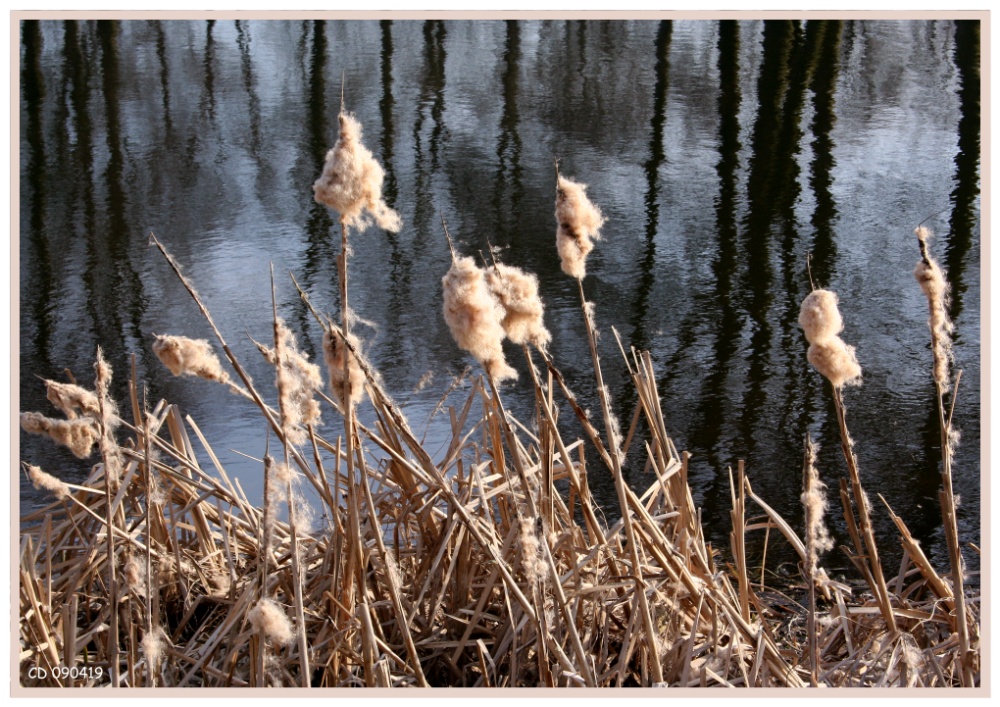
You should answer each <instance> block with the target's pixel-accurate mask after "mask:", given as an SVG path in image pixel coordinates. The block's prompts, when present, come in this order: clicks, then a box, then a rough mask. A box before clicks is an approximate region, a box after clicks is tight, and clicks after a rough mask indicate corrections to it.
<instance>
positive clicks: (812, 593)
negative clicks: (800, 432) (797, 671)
mask: <svg viewBox="0 0 1000 707" xmlns="http://www.w3.org/2000/svg"><path fill="white" fill-rule="evenodd" d="M811 447H812V441H811V440H810V439H809V436H808V435H806V451H805V457H804V459H803V461H802V498H803V500H805V503H804V504H803V505H804V506H805V516H806V517H805V526H806V532H805V539H806V560H805V562H804V563H803V564H804V566H805V575H806V584H807V585H808V586H809V615H808V616H807V617H806V634H807V635H808V636H809V679H810V681H811V683H812V686H813V687H819V640H818V637H817V636H816V558H817V556H818V552H819V551H818V548H817V547H816V537H815V533H814V532H812V528H813V527H815V519H814V518H813V514H815V513H816V511H817V509H816V507H815V504H812V503H809V502H808V500H807V499H809V497H810V496H811V495H812V494H813V493H814V491H815V489H814V488H813V480H814V479H813V474H812V468H813V457H814V454H813V453H812V449H811Z"/></svg>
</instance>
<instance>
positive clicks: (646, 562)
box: [19, 251, 979, 687]
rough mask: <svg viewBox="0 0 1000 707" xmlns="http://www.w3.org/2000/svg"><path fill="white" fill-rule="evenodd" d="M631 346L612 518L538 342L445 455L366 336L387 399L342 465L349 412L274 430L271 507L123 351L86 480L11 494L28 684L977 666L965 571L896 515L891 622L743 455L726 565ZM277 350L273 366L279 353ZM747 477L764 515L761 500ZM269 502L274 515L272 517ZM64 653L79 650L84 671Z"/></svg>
mask: <svg viewBox="0 0 1000 707" xmlns="http://www.w3.org/2000/svg"><path fill="white" fill-rule="evenodd" d="M164 253H165V251H164ZM192 293H193V294H196V293H195V292H194V290H193V289H192ZM206 311H207V310H206ZM278 326H279V325H278V323H277V320H276V327H278ZM328 326H331V327H335V325H332V324H329V323H328ZM279 331H280V327H279ZM346 346H347V348H348V349H350V348H352V347H353V346H354V344H353V343H351V341H350V340H348V343H347V345H346ZM225 350H226V351H227V356H228V357H231V358H230V361H231V363H234V365H235V366H236V368H235V371H236V375H237V378H239V379H241V380H243V381H244V384H245V385H246V383H247V382H248V381H249V378H248V377H246V375H245V373H244V372H243V369H242V367H241V366H240V365H239V363H238V362H237V361H236V359H235V358H234V357H232V354H231V352H229V350H228V347H225ZM355 353H360V352H355ZM526 354H527V355H528V356H529V359H530V360H532V361H534V359H533V358H531V356H532V354H531V353H530V352H528V351H527V349H526ZM623 354H625V361H626V363H627V365H628V369H629V372H630V375H631V377H632V381H633V384H634V385H635V388H636V392H637V394H638V400H639V404H638V407H637V410H636V413H635V416H634V419H633V421H632V424H631V427H630V429H629V430H628V434H627V435H626V438H625V440H624V442H623V443H622V447H623V448H622V449H621V453H622V454H630V455H631V454H640V455H642V456H643V457H644V458H645V459H646V465H647V469H648V471H649V474H650V475H649V478H650V484H649V486H648V488H647V489H646V490H645V491H643V492H641V493H640V492H635V491H633V490H632V489H630V488H629V487H628V486H627V485H624V484H621V485H620V486H619V491H620V494H621V500H622V507H621V508H620V509H619V510H620V520H618V521H617V522H616V523H614V524H611V525H608V524H606V523H604V522H603V521H602V518H603V517H604V516H603V513H602V511H601V509H599V508H598V507H597V506H596V504H595V502H594V500H593V498H592V496H591V495H590V492H589V488H588V483H587V478H588V475H590V474H601V473H620V467H619V465H618V463H617V457H618V454H617V453H616V452H615V451H612V450H614V448H615V443H611V444H609V443H608V440H607V439H606V437H602V436H601V435H600V434H599V433H598V431H597V429H596V428H595V427H594V426H593V425H592V424H591V423H590V422H589V419H588V418H587V417H586V414H585V413H583V411H581V410H580V409H579V407H577V406H575V404H574V401H573V400H572V398H571V397H567V394H568V389H567V388H566V387H565V382H564V379H563V377H562V375H561V373H560V372H559V370H558V369H557V368H556V366H555V364H554V363H553V362H552V360H551V359H550V358H549V357H548V356H547V354H545V353H544V352H539V353H538V354H537V356H538V358H539V362H540V363H539V367H538V368H535V367H534V365H532V368H531V380H530V385H531V386H533V388H534V390H535V394H536V396H537V398H536V399H537V408H538V415H537V426H536V428H534V429H532V428H531V427H529V426H528V425H525V424H522V423H521V422H519V421H518V420H516V419H514V418H513V417H512V415H511V414H510V412H509V411H507V410H506V409H505V408H504V407H503V404H502V401H501V399H500V397H499V392H498V390H497V388H496V387H495V386H493V385H491V384H490V383H489V381H488V380H487V381H484V380H483V379H479V380H477V381H474V382H473V383H472V384H471V386H470V387H469V389H468V391H467V392H466V393H464V396H465V397H464V399H463V400H460V401H457V403H456V404H453V405H452V406H450V407H449V408H448V414H449V416H450V419H451V424H452V436H451V439H450V442H449V444H448V451H447V453H446V454H445V456H444V458H443V459H440V460H432V459H431V457H430V456H429V454H428V453H427V451H426V450H425V449H424V448H423V447H422V446H421V445H420V443H419V442H418V441H417V438H416V436H415V435H414V434H413V432H412V431H411V428H410V426H409V423H408V422H407V421H406V419H405V418H404V417H403V416H402V414H401V412H400V411H399V409H398V408H397V407H396V406H395V405H394V404H393V402H392V400H391V399H390V398H389V396H388V395H387V394H386V393H385V391H384V389H383V387H382V385H381V383H380V382H379V379H378V377H377V376H376V375H375V372H374V371H372V370H371V368H370V366H368V365H367V364H366V363H364V358H363V357H362V356H358V361H360V362H362V365H361V368H362V371H363V373H364V376H365V386H366V388H367V390H368V392H369V394H370V395H369V398H368V399H369V400H370V404H371V405H372V406H373V407H374V411H375V415H376V419H377V423H376V424H374V425H373V426H372V427H371V428H368V427H364V426H363V425H361V424H360V423H356V430H357V432H356V438H355V440H354V444H353V445H351V446H352V447H353V449H354V450H355V458H354V464H352V465H351V467H352V468H353V469H355V470H356V471H357V475H356V476H353V477H352V476H351V475H350V474H348V471H347V470H348V465H347V459H346V458H345V457H346V454H347V450H348V447H349V445H347V444H346V443H345V440H344V438H343V436H338V437H337V438H336V439H326V438H324V437H323V436H322V435H321V434H320V433H319V431H318V430H317V429H316V427H314V426H312V425H308V426H307V428H306V435H305V437H306V441H305V442H304V443H303V444H301V445H296V444H291V443H289V444H288V446H287V447H286V449H287V450H288V462H287V464H285V463H279V462H277V461H275V460H273V459H270V458H268V459H265V460H264V463H263V464H262V471H263V473H265V474H267V475H269V476H270V477H272V479H271V480H269V483H268V488H269V489H276V488H279V487H283V489H284V491H283V493H282V492H279V493H269V494H268V496H267V501H266V504H267V505H265V506H264V507H257V506H255V505H253V504H251V503H250V502H249V501H248V500H247V498H246V496H245V494H244V493H243V491H242V489H241V488H240V486H239V484H238V483H234V482H232V481H231V480H230V478H229V476H228V475H227V474H226V470H225V469H224V468H223V466H222V465H221V464H220V463H219V462H218V459H217V457H216V455H215V453H214V452H213V449H212V446H211V444H210V443H209V441H208V440H207V439H205V438H204V436H203V435H202V433H201V431H200V430H199V428H198V426H197V424H196V422H195V421H194V420H192V419H190V418H189V417H185V416H184V415H183V413H182V412H181V411H180V410H179V409H178V407H177V406H176V405H171V404H169V403H168V402H166V401H159V402H158V403H157V404H156V405H155V406H153V407H152V409H147V406H146V403H145V401H144V400H143V399H142V397H143V396H142V394H141V391H142V386H141V382H140V381H138V380H137V379H136V378H135V374H134V373H133V374H132V378H131V380H130V383H129V389H130V390H131V399H130V400H129V401H126V402H125V405H124V406H123V407H124V408H125V409H126V410H129V413H130V414H129V413H126V412H122V411H118V412H117V413H116V414H117V415H120V417H116V418H115V419H116V422H117V431H114V427H115V425H112V424H107V422H106V416H107V414H108V411H107V409H106V407H105V406H106V403H99V405H98V406H97V409H94V408H93V407H91V408H90V409H87V408H84V409H83V411H82V413H81V414H82V415H84V416H85V417H84V418H76V419H90V420H93V422H94V424H95V425H96V426H97V427H98V429H99V430H101V435H100V437H101V442H100V451H101V454H102V460H101V461H100V462H99V463H97V464H95V465H94V467H93V470H92V473H91V474H90V476H89V477H88V478H87V479H86V481H85V482H84V483H82V484H79V485H72V484H63V483H62V482H58V483H54V482H57V481H58V480H57V479H54V478H53V477H51V476H49V475H48V474H46V473H45V472H44V471H42V470H38V469H37V468H34V467H32V468H31V478H32V480H33V481H36V480H37V481H36V483H39V485H41V486H42V487H45V488H48V489H49V490H50V491H52V492H53V493H54V494H55V497H56V501H55V502H54V503H53V504H51V505H50V506H48V507H46V508H43V509H41V510H38V511H36V512H33V513H31V514H29V515H26V516H24V517H23V518H22V523H23V526H24V530H23V532H22V536H21V543H20V552H19V566H20V608H21V612H20V614H21V620H20V637H21V651H22V652H21V661H22V663H24V664H29V665H38V666H41V667H45V668H46V669H47V671H48V672H47V674H48V677H47V678H46V679H36V680H25V681H24V682H23V684H25V685H49V686H56V685H60V686H69V685H77V686H82V685H107V684H117V685H120V686H232V687H239V686H259V685H283V686H314V687H335V686H336V687H348V686H369V687H374V686H381V687H389V686H396V687H401V686H410V685H431V686H487V687H505V686H525V685H527V686H538V685H545V686H577V685H580V686H623V685H639V686H651V685H670V686H722V687H737V686H787V687H801V686H805V685H809V684H811V683H812V684H819V685H830V686H860V685H868V686H888V685H911V686H912V685H926V686H953V685H961V684H970V683H968V682H967V677H966V673H968V674H969V675H971V676H972V682H973V683H975V682H978V677H977V676H978V664H977V661H978V645H979V638H978V625H979V622H978V611H977V608H978V602H977V601H975V599H974V598H969V599H968V600H966V601H965V602H963V607H962V608H963V610H964V616H963V615H962V614H961V613H956V611H955V604H956V602H955V596H954V593H953V590H952V587H953V586H954V583H953V582H952V581H950V580H949V578H948V577H947V576H942V575H941V574H938V573H937V572H936V571H935V569H934V568H933V567H932V566H931V564H930V563H929V562H928V561H927V559H926V558H925V557H923V555H922V553H920V551H919V546H918V545H916V543H915V542H914V541H913V540H912V538H909V536H908V533H906V531H905V524H903V522H902V520H901V519H899V518H898V517H896V516H893V519H894V520H895V522H896V523H897V524H898V525H899V526H900V530H901V531H903V542H904V547H905V548H906V549H907V555H906V557H907V561H906V562H905V563H904V566H903V567H901V568H900V571H899V574H898V576H897V577H895V578H894V579H892V580H890V581H889V582H888V583H887V584H886V585H885V586H886V591H887V592H888V600H889V602H890V606H891V611H892V616H893V624H895V626H893V625H892V624H890V623H889V622H887V621H886V620H885V618H884V616H883V612H882V598H881V597H877V595H874V594H867V593H864V592H862V591H860V589H859V588H855V589H854V590H853V591H852V589H851V588H850V587H848V586H846V585H843V584H838V583H836V582H833V581H831V580H829V579H827V578H825V575H823V573H822V570H821V568H820V569H819V570H818V571H817V568H816V566H815V563H816V559H815V551H814V550H813V546H814V545H815V543H810V550H809V553H808V556H809V561H808V562H806V561H805V560H806V557H807V552H806V547H805V543H803V541H802V540H800V539H799V536H798V535H797V534H796V532H795V531H794V530H793V529H792V528H791V527H790V526H789V525H788V524H787V523H785V522H784V521H783V520H781V519H780V518H779V517H778V516H777V514H776V513H774V511H773V510H771V509H770V508H769V507H768V506H767V505H766V503H765V502H764V501H763V500H762V499H759V497H757V496H756V495H755V494H754V493H753V490H752V487H751V485H750V482H749V480H748V478H747V476H746V475H744V474H743V469H742V467H741V469H740V470H739V471H740V474H739V475H738V476H736V477H735V478H734V480H733V500H734V505H733V534H732V539H733V542H732V557H733V558H735V559H734V561H733V563H732V564H728V563H724V562H723V560H722V555H721V553H720V552H719V550H718V549H716V548H712V547H710V546H709V545H708V544H707V543H706V541H705V538H704V532H703V528H702V526H701V524H700V518H699V512H698V509H697V508H696V507H695V505H694V503H693V501H692V496H691V492H690V489H689V487H688V484H687V465H686V460H687V455H686V454H680V453H678V451H677V450H676V448H675V447H674V445H673V443H672V442H671V440H670V438H669V436H668V434H667V432H666V430H665V427H664V424H663V415H662V412H661V407H660V399H659V394H658V392H657V389H656V382H655V376H654V375H653V368H652V361H651V358H650V356H649V354H648V353H645V352H635V351H629V352H624V351H623ZM270 360H272V361H273V363H274V365H275V366H276V367H277V366H278V365H280V363H281V356H274V355H272V356H271V359H270ZM99 368H101V367H100V366H99ZM106 368H107V366H106V364H104V367H103V368H101V371H102V374H101V375H102V376H107V375H108V371H107V370H105V369H106ZM106 382H107V381H106V380H105V379H104V378H101V384H102V385H103V386H105V387H104V388H99V390H101V389H103V390H106ZM204 385H210V383H207V382H206V383H204ZM245 394H246V397H248V398H250V399H252V400H254V401H256V404H257V405H258V406H259V407H260V411H261V414H262V415H263V417H264V419H265V420H266V421H267V423H268V424H269V425H270V426H271V428H272V431H273V434H274V436H275V437H276V438H277V439H279V440H286V438H287V437H289V436H291V435H289V434H288V433H289V432H290V430H289V429H288V425H283V424H282V422H281V417H282V413H281V411H280V410H279V408H280V405H278V404H275V405H273V406H271V405H268V404H267V403H265V402H264V400H263V399H262V398H261V397H260V395H259V393H257V392H256V391H255V390H253V387H252V385H247V386H246V389H245ZM323 397H325V396H323ZM103 398H104V395H103V394H102V395H99V396H98V397H97V400H98V401H100V400H102V399H103ZM557 401H564V402H565V403H566V406H567V407H568V408H569V409H570V410H573V411H574V413H575V414H577V415H578V416H579V422H580V423H581V429H582V430H583V435H582V437H581V438H578V439H566V438H564V436H563V433H562V432H561V431H560V428H559V426H558V425H556V424H555V420H556V414H557V411H556V407H557V405H556V403H557ZM325 403H326V404H327V405H329V406H332V407H334V408H337V409H339V410H341V411H342V410H343V409H342V408H340V407H339V405H337V404H336V403H335V402H334V401H333V400H332V399H330V398H326V401H325ZM245 404H251V403H249V402H247V403H245ZM88 415H89V416H90V417H86V416H88ZM640 418H644V420H645V424H644V425H642V426H640V425H639V424H638V420H639V419H640ZM639 429H648V430H649V434H648V437H646V438H645V439H640V436H639V433H638V432H637V430H639ZM112 432H114V435H113V436H112V437H111V438H110V439H111V440H112V442H111V443H108V441H107V439H108V435H109V434H112ZM616 441H617V440H616ZM376 459H377V460H378V461H377V462H375V461H373V460H376ZM279 467H281V468H280V469H279ZM109 468H110V469H112V470H113V472H112V473H108V469H109ZM274 478H279V479H280V480H281V483H280V484H276V483H273V479H274ZM807 478H812V479H814V478H815V477H814V476H810V475H808V474H807ZM812 483H815V481H813V482H812ZM46 484H49V486H46ZM302 484H307V485H309V486H310V487H312V489H314V491H315V493H316V494H317V495H318V497H319V498H320V499H321V500H322V504H323V506H324V507H323V509H322V511H323V513H324V514H326V516H327V517H328V518H329V519H330V523H329V524H328V525H327V526H326V527H323V528H319V529H313V530H308V529H307V528H306V527H305V525H304V524H303V523H298V526H299V527H296V523H295V522H294V519H295V515H296V513H295V510H296V507H295V501H294V499H295V498H296V488H297V487H299V485H302ZM750 501H753V502H755V503H757V504H758V505H759V507H760V508H761V509H762V510H763V512H764V515H765V517H766V520H765V521H764V522H763V523H759V522H758V523H752V522H750V521H751V519H750V518H748V515H747V514H748V511H749V509H748V508H747V505H748V502H750ZM281 502H285V503H290V504H291V509H292V512H291V515H290V516H289V518H290V520H288V521H281V520H278V519H277V518H276V516H277V505H278V504H279V503H281ZM625 519H628V525H629V526H630V532H627V531H626V520H625ZM299 520H300V521H301V520H302V519H301V516H300V517H299ZM763 525H768V526H771V527H776V528H778V529H779V530H780V531H781V532H782V534H783V535H784V536H785V537H786V538H787V539H788V541H789V542H791V544H792V545H793V547H796V549H798V550H799V552H800V553H802V556H803V560H804V562H803V568H804V569H803V571H804V576H805V577H807V578H816V577H817V576H820V575H823V576H824V579H823V580H822V581H819V583H818V585H817V586H818V589H819V594H820V596H819V597H816V599H815V603H816V604H817V608H816V610H815V612H810V611H809V610H808V607H807V606H802V605H799V604H798V603H796V602H795V601H792V600H790V599H788V598H783V597H782V594H781V593H779V592H778V591H777V590H781V592H784V593H789V594H790V593H791V592H792V589H790V588H788V587H780V588H773V589H774V590H772V591H766V592H762V591H760V590H759V588H757V587H755V585H754V584H753V583H752V582H750V580H749V577H748V572H749V569H748V568H747V566H746V560H745V557H744V553H743V550H742V548H743V540H744V537H745V535H746V534H747V533H749V532H757V530H755V526H756V529H759V528H760V527H762V526H763ZM804 537H805V535H804ZM858 546H859V547H863V543H862V541H861V538H860V537H858ZM640 577H641V581H640V580H639V578H640ZM801 588H802V587H801V586H800V587H799V589H801ZM963 619H964V620H963ZM807 624H808V626H809V627H810V628H809V631H808V632H807V630H806V627H807ZM963 624H964V630H962V631H961V634H965V635H961V636H960V633H959V631H960V627H961V626H962V625H963ZM807 633H811V634H812V635H807ZM965 645H968V646H969V648H968V649H965ZM810 646H812V648H810ZM59 666H70V667H77V668H84V667H86V668H87V670H86V671H82V670H81V671H77V672H78V673H79V674H80V676H78V677H76V679H73V678H72V677H70V676H65V675H63V676H61V675H60V672H59V671H58V670H57V668H58V667H59ZM22 674H26V672H24V671H22ZM98 675H99V676H98ZM112 681H114V682H112Z"/></svg>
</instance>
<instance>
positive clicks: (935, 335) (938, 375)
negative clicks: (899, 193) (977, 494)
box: [913, 226, 974, 687]
mask: <svg viewBox="0 0 1000 707" xmlns="http://www.w3.org/2000/svg"><path fill="white" fill-rule="evenodd" d="M915 233H916V236H917V242H918V243H919V245H920V260H919V261H918V262H917V265H916V268H915V269H914V271H913V275H914V277H915V278H916V280H917V283H918V284H919V285H920V289H921V290H923V292H924V296H925V297H926V298H927V305H928V309H929V310H930V317H929V318H928V321H927V325H928V328H929V329H930V332H931V350H932V352H933V358H934V369H933V377H934V387H935V390H936V394H937V395H936V397H937V409H938V426H939V428H940V430H941V486H942V490H941V492H940V496H941V510H942V518H943V521H944V529H945V538H946V539H947V542H948V557H949V560H950V563H951V578H952V583H953V584H954V587H955V591H954V597H955V612H956V614H957V622H958V636H959V642H960V645H961V651H962V655H961V665H962V670H961V675H962V685H963V687H972V686H973V684H974V676H973V668H972V665H971V662H972V653H971V651H970V637H969V628H968V616H967V611H966V601H965V583H964V574H965V561H964V558H963V557H962V551H961V546H960V544H959V538H958V522H957V507H958V504H957V502H956V499H955V492H954V487H953V484H952V473H951V467H952V458H953V457H954V453H955V441H956V439H957V433H956V432H954V430H953V427H952V417H953V414H954V409H955V399H956V394H957V391H958V380H959V377H960V376H961V371H959V373H958V376H957V377H956V380H955V384H954V386H953V387H951V390H950V392H951V413H950V414H947V415H946V413H945V403H944V395H945V392H946V391H948V390H949V383H950V378H951V377H950V375H949V373H950V371H949V368H950V365H951V363H952V361H953V355H952V349H951V333H952V331H953V330H954V325H953V324H952V322H951V319H950V318H949V317H948V310H947V304H948V296H949V290H950V286H949V284H948V280H947V278H946V277H945V274H944V273H943V272H942V271H941V267H940V266H939V265H938V263H937V261H936V260H935V259H934V258H933V257H931V254H930V247H929V244H928V241H929V239H930V235H931V234H930V231H929V230H928V229H927V228H925V227H924V226H918V227H917V229H916V231H915Z"/></svg>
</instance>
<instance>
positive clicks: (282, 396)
mask: <svg viewBox="0 0 1000 707" xmlns="http://www.w3.org/2000/svg"><path fill="white" fill-rule="evenodd" d="M271 311H272V314H273V321H274V358H275V367H276V369H277V371H278V375H277V386H278V414H279V416H280V419H281V426H282V431H283V432H284V433H285V437H284V440H283V442H284V443H283V445H282V447H283V448H284V453H285V468H286V474H287V476H288V478H287V479H286V481H285V500H286V501H287V503H288V527H289V535H290V540H291V546H292V547H291V551H292V552H291V554H292V586H293V589H294V593H295V623H296V627H297V628H298V631H297V634H298V636H297V638H298V643H299V664H300V666H301V668H302V674H301V680H302V687H309V686H310V685H311V682H310V679H311V675H312V671H311V670H310V669H309V644H308V642H307V639H306V622H305V611H304V608H303V601H302V573H301V571H300V568H299V538H298V532H297V530H298V529H297V527H296V525H297V524H296V517H295V516H296V512H295V498H294V491H293V489H292V475H291V473H290V471H287V470H288V469H289V467H290V464H291V453H290V443H289V441H288V438H289V436H290V432H291V430H290V429H289V427H290V425H289V424H288V417H289V411H288V410H287V408H286V398H287V396H286V393H285V391H284V390H283V389H282V388H283V387H284V386H285V385H287V382H286V379H285V376H284V375H282V373H281V371H282V368H283V367H284V366H286V365H287V363H286V357H287V355H288V352H287V351H286V350H285V349H286V346H285V337H284V336H283V335H282V332H281V329H280V325H279V320H278V298H277V292H276V289H275V285H274V264H273V263H272V264H271Z"/></svg>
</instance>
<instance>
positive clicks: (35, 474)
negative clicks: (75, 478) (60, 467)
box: [28, 465, 69, 499]
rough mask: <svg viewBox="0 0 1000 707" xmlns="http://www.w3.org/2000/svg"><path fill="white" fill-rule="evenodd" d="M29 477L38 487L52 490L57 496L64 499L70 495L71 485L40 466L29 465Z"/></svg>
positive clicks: (32, 483) (33, 484)
mask: <svg viewBox="0 0 1000 707" xmlns="http://www.w3.org/2000/svg"><path fill="white" fill-rule="evenodd" d="M28 478H29V479H30V480H31V485H32V486H34V487H35V488H36V489H39V490H42V489H44V490H46V491H51V492H52V493H53V494H55V496H56V498H59V499H63V498H67V497H68V496H69V486H67V485H66V483H65V482H63V481H61V480H59V479H57V478H56V477H54V476H52V474H48V473H46V472H44V471H42V470H41V468H40V467H37V466H32V465H29V466H28Z"/></svg>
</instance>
